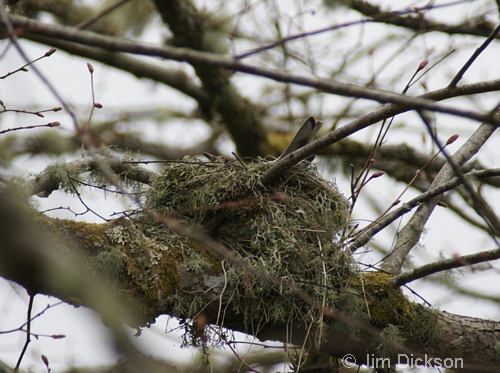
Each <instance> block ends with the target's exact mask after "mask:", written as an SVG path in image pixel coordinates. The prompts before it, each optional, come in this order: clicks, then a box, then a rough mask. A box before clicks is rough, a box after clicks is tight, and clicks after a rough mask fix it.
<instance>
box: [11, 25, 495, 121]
mask: <svg viewBox="0 0 500 373" xmlns="http://www.w3.org/2000/svg"><path fill="white" fill-rule="evenodd" d="M11 19H12V22H13V24H14V26H15V27H17V28H20V30H19V32H27V33H34V34H38V35H44V36H48V37H51V38H56V39H62V40H67V41H72V42H74V43H81V44H84V45H90V46H95V47H101V48H105V49H108V50H113V51H121V52H127V53H132V54H143V55H149V56H158V57H163V58H167V59H172V60H175V61H181V62H189V63H192V64H206V65H209V66H211V67H222V68H226V69H229V70H235V71H240V72H245V73H248V74H252V75H257V76H262V77H266V78H269V79H273V80H276V81H279V82H284V83H293V84H297V85H302V86H308V87H313V88H316V89H318V90H320V91H322V92H326V93H332V94H338V95H341V96H349V97H359V98H366V99H369V100H374V101H378V102H380V103H393V104H397V105H400V108H398V110H395V114H397V113H399V112H403V111H406V110H410V109H426V110H430V111H436V112H441V113H447V114H451V115H457V116H461V117H465V118H470V119H474V120H477V121H482V122H486V123H492V124H498V122H499V121H498V119H496V118H494V117H492V116H491V115H489V114H483V113H478V112H477V111H473V110H465V109H459V108H454V107H449V106H445V105H440V104H436V103H435V102H432V101H430V100H438V101H439V100H443V99H445V98H450V97H456V96H459V95H466V94H468V95H470V94H476V93H484V92H491V91H494V90H498V84H500V82H499V81H495V82H483V83H476V84H475V85H468V86H467V89H464V87H458V88H456V89H453V88H445V89H442V90H439V91H435V93H431V94H426V95H422V96H419V97H409V96H401V95H398V94H394V93H388V92H385V91H380V90H375V89H370V88H366V87H360V86H356V85H352V84H345V83H338V82H335V81H329V80H325V79H315V78H309V77H305V76H299V75H294V74H288V73H286V72H281V71H275V70H269V69H265V68H260V67H256V66H252V65H248V64H243V63H241V62H238V61H236V60H235V59H234V58H232V57H228V56H221V55H220V54H216V53H208V52H200V51H195V50H190V49H186V48H175V47H169V46H162V47H157V46H150V45H142V44H138V43H136V42H132V41H128V40H123V39H119V38H113V37H109V36H102V35H98V34H95V33H92V32H89V31H78V30H75V29H74V28H71V27H65V26H56V25H48V24H43V23H40V22H36V21H32V20H28V19H25V18H23V17H18V16H11Z"/></svg>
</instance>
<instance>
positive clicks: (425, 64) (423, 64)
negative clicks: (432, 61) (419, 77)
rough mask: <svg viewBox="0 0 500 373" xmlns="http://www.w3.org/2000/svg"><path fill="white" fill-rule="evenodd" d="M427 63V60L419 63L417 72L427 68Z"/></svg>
mask: <svg viewBox="0 0 500 373" xmlns="http://www.w3.org/2000/svg"><path fill="white" fill-rule="evenodd" d="M428 63H429V61H427V60H423V61H422V62H420V65H418V69H417V71H420V70H423V69H424V68H425V67H426V66H427V64H428Z"/></svg>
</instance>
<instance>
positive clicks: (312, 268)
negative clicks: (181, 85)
mask: <svg viewBox="0 0 500 373" xmlns="http://www.w3.org/2000/svg"><path fill="white" fill-rule="evenodd" d="M269 167H270V164H269V162H267V161H264V160H252V161H249V162H244V164H242V163H241V162H239V161H236V160H232V161H228V160H227V159H222V158H221V159H220V161H216V162H201V161H200V160H198V159H196V158H194V157H186V158H184V160H183V162H181V163H172V164H169V165H167V166H166V167H165V169H164V171H163V173H162V174H161V175H160V176H158V177H157V178H156V179H155V181H154V182H153V184H152V188H151V190H150V192H149V195H148V200H147V205H148V207H149V208H151V209H153V210H155V211H157V212H160V213H165V214H167V215H168V216H171V217H174V218H177V219H179V220H181V221H183V222H185V223H186V224H188V225H189V226H191V227H197V228H199V229H202V230H203V231H204V232H205V233H206V234H209V235H210V236H211V237H212V238H213V239H214V240H217V241H219V242H221V243H222V244H224V245H225V246H226V247H227V248H228V249H230V250H233V251H234V252H236V253H237V254H239V256H241V257H242V258H243V259H244V260H248V261H251V263H252V265H254V266H257V267H259V270H263V271H265V272H266V273H268V274H270V275H272V276H276V277H278V278H284V279H287V280H292V281H296V282H297V283H299V284H300V286H302V287H303V289H304V290H306V291H308V292H309V294H311V295H313V296H317V297H323V295H324V292H325V287H324V285H327V286H328V287H329V288H330V289H331V288H332V287H336V286H339V284H340V283H341V282H343V281H342V279H343V278H344V281H345V273H346V271H347V270H348V268H349V267H350V265H349V263H348V260H346V259H345V256H344V255H343V254H342V252H341V250H340V242H339V241H340V232H341V231H342V230H343V229H344V228H345V226H346V223H347V220H348V218H347V217H348V203H347V201H346V199H345V198H344V197H343V195H342V194H341V193H340V192H339V191H338V189H337V187H336V185H335V184H334V183H333V182H328V181H326V180H324V179H322V178H321V177H320V176H319V174H318V173H317V171H316V169H315V167H314V166H313V165H312V164H310V163H309V162H302V163H300V164H299V165H297V166H295V167H293V168H291V169H290V170H288V171H287V172H286V173H285V174H284V175H282V176H281V178H280V179H279V180H277V181H275V183H274V184H273V185H271V186H265V187H264V186H263V185H261V184H260V177H261V175H262V174H263V173H264V172H265V171H266V170H267V169H268V168H269ZM325 263H326V266H325ZM325 268H326V270H327V271H328V272H329V274H328V275H327V276H326V277H327V279H326V281H325V274H324V271H325ZM332 269H333V270H332ZM237 272H238V271H235V273H233V275H234V278H233V284H235V283H236V284H235V286H236V287H238V286H241V287H243V288H244V289H241V292H240V293H241V294H246V295H248V294H253V295H254V296H253V297H251V298H255V299H256V300H257V299H259V301H258V304H259V306H258V307H257V308H255V307H256V305H255V304H250V303H252V302H250V303H249V301H248V299H247V300H245V301H243V300H242V299H239V300H236V301H235V304H234V306H235V308H236V309H237V311H241V312H250V310H249V307H250V306H251V307H252V311H253V312H254V313H255V311H257V313H258V308H260V307H262V308H263V309H262V311H263V312H265V313H266V315H271V316H269V318H270V319H273V320H274V321H278V320H284V319H288V316H289V314H290V310H291V309H290V307H289V306H290V302H293V301H292V298H294V297H291V296H290V295H292V293H291V291H290V290H289V289H271V288H270V285H269V284H261V283H259V282H258V281H256V282H252V281H249V280H248V278H245V276H244V274H241V273H237ZM238 282H239V283H238ZM315 284H321V285H322V286H316V285H315ZM277 294H279V296H281V297H283V298H284V299H286V301H285V300H284V302H283V303H280V300H279V299H278V298H277V297H276V296H277ZM243 298H245V297H243ZM247 298H248V297H247ZM266 298H267V299H268V300H269V301H270V303H269V304H268V305H262V301H263V299H266ZM330 301H331V302H329V303H330V305H333V304H332V302H333V301H334V300H333V299H330ZM285 303H286V304H287V305H285ZM267 307H270V308H279V309H277V310H276V312H270V311H269V308H267ZM293 308H294V309H295V310H300V308H301V307H298V308H297V307H295V306H294V307H293ZM305 308H309V309H310V305H308V306H307V305H306V307H304V308H303V309H302V310H301V311H300V313H303V312H307V311H306V310H305ZM272 315H274V316H272ZM268 321H269V320H268Z"/></svg>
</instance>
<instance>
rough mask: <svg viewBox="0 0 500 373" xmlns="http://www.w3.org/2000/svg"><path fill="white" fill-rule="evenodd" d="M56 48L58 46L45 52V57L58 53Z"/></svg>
mask: <svg viewBox="0 0 500 373" xmlns="http://www.w3.org/2000/svg"><path fill="white" fill-rule="evenodd" d="M56 50H57V49H56V48H50V50H49V51H48V52H46V53H45V57H49V56H52V55H53V54H54V53H56Z"/></svg>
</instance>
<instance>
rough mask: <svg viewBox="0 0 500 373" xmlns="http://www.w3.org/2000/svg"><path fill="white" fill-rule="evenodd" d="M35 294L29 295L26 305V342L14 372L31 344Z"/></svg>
mask: <svg viewBox="0 0 500 373" xmlns="http://www.w3.org/2000/svg"><path fill="white" fill-rule="evenodd" d="M35 295H36V294H30V300H29V303H28V310H27V315H26V325H27V328H26V329H27V330H26V341H25V342H24V346H23V349H22V351H21V354H20V355H19V358H18V359H17V363H16V367H15V368H14V371H15V372H17V371H18V370H19V367H20V365H21V361H23V357H24V354H25V353H26V350H27V349H28V345H29V344H30V342H31V312H32V311H33V301H34V299H35Z"/></svg>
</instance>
